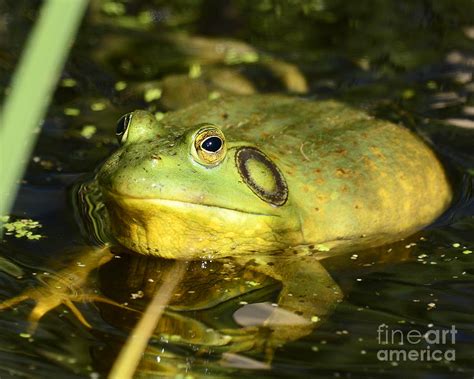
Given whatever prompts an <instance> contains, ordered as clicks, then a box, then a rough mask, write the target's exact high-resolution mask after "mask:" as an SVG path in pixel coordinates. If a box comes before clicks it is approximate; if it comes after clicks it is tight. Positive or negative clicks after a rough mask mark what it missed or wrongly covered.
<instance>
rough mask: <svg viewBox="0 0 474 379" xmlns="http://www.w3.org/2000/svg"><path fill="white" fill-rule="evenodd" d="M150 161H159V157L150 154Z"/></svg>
mask: <svg viewBox="0 0 474 379" xmlns="http://www.w3.org/2000/svg"><path fill="white" fill-rule="evenodd" d="M151 159H153V160H155V161H161V157H160V156H159V155H158V154H152V155H151Z"/></svg>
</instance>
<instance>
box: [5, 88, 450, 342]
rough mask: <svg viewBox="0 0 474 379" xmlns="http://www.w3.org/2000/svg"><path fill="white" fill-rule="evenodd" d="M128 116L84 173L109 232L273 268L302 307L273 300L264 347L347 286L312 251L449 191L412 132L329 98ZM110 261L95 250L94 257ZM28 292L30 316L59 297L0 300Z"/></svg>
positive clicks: (362, 245) (349, 239) (138, 244)
mask: <svg viewBox="0 0 474 379" xmlns="http://www.w3.org/2000/svg"><path fill="white" fill-rule="evenodd" d="M128 121H129V122H128V123H127V125H126V126H127V130H126V132H125V133H124V134H123V136H122V137H121V146H120V147H119V148H118V149H117V150H116V151H115V152H114V153H113V154H112V155H111V156H110V157H109V158H108V159H107V160H106V162H105V163H104V164H103V165H102V166H101V167H100V168H99V169H98V171H97V174H96V178H97V181H96V182H94V183H93V186H95V187H94V188H95V189H96V190H97V191H98V192H100V193H101V194H102V200H100V201H103V202H104V203H105V205H106V208H107V211H108V212H107V218H108V219H109V220H110V222H107V224H110V225H109V228H110V229H109V233H110V234H111V235H112V236H113V237H114V239H115V240H117V241H118V242H119V243H120V244H121V245H123V246H125V247H126V248H128V249H129V250H131V251H133V252H136V253H140V254H144V255H150V256H157V257H161V258H171V259H184V260H201V259H212V260H215V259H226V260H228V259H231V260H232V261H234V262H235V263H236V264H238V265H243V266H246V267H247V268H249V269H250V270H253V271H255V272H259V273H263V274H265V275H268V276H270V277H272V278H274V279H276V280H279V281H281V283H282V285H283V287H282V291H281V293H280V296H279V301H278V303H279V306H280V308H283V309H284V310H286V311H290V312H293V313H295V314H297V315H298V317H299V318H298V320H296V321H295V319H294V318H292V317H288V313H285V312H275V313H273V314H271V315H270V316H269V317H268V319H267V320H265V322H264V325H265V326H267V327H269V328H270V329H271V330H272V334H271V337H270V338H269V339H268V340H267V343H268V345H267V348H268V347H269V348H270V349H271V348H272V346H273V347H274V346H275V345H278V344H281V343H284V342H286V341H289V340H295V339H297V338H300V337H302V336H304V335H307V334H308V333H310V332H311V330H312V328H313V326H314V324H313V323H312V321H313V322H314V321H315V320H319V319H321V317H324V316H325V315H327V314H328V313H329V312H330V311H331V309H332V307H333V306H334V304H336V303H337V302H338V301H340V299H341V298H342V294H341V291H340V290H339V288H338V286H337V284H336V283H335V282H334V281H333V280H332V278H331V277H330V275H329V274H328V273H327V271H326V270H325V269H324V268H323V266H322V265H321V264H320V263H319V260H320V259H323V258H325V257H327V256H330V255H333V254H338V253H342V252H347V251H356V250H361V249H366V248H370V247H374V246H379V245H383V244H386V243H390V242H394V241H396V240H399V239H401V238H403V237H406V236H408V235H410V234H412V233H414V232H415V231H417V230H420V229H421V228H423V227H424V226H426V225H427V224H429V223H431V222H432V221H433V220H434V219H436V218H437V217H438V216H439V215H440V214H441V213H442V212H443V211H444V210H445V209H446V208H447V207H448V205H449V204H450V201H451V197H452V194H451V188H450V186H449V184H448V180H447V178H446V175H445V172H444V170H443V168H442V166H441V164H440V163H439V161H438V159H437V158H436V156H435V154H434V153H433V152H432V151H431V150H430V149H429V148H428V147H427V146H426V145H425V144H424V143H423V142H422V141H421V140H420V139H419V138H418V137H417V136H416V135H414V134H412V133H411V132H409V131H408V130H406V129H404V128H402V127H399V126H397V125H394V124H391V123H389V122H386V121H382V120H375V119H373V118H372V117H370V116H369V115H367V114H366V113H364V112H362V111H360V110H356V109H353V108H350V107H348V106H346V105H343V104H340V103H338V102H335V101H319V102H313V101H309V100H304V99H296V98H291V97H285V96H273V95H272V96H270V95H253V96H247V97H226V98H220V99H216V100H210V101H205V102H201V103H197V104H195V105H193V106H191V107H188V108H186V109H183V110H180V111H176V112H170V113H168V114H166V115H165V117H164V118H163V119H162V120H160V121H159V122H158V121H156V119H155V118H154V116H153V115H152V114H150V113H148V112H145V111H135V112H133V113H132V114H131V118H130V119H129V120H128ZM203 128H206V130H210V131H211V132H210V133H211V134H212V133H214V134H212V135H219V136H221V137H222V139H223V140H224V147H223V149H222V150H220V151H219V152H218V153H217V155H213V154H208V155H207V156H206V157H207V158H203V157H202V156H200V155H199V152H198V151H197V150H196V149H197V148H196V146H198V147H199V146H200V143H197V142H196V140H197V139H199V136H200V135H201V134H200V133H201V131H202V130H203ZM245 147H247V148H248V147H251V148H253V150H252V151H253V152H255V151H256V150H257V154H260V156H261V154H264V156H265V157H266V158H265V159H266V162H267V163H265V164H263V163H262V162H261V161H258V160H257V159H256V158H255V156H253V157H252V156H251V157H250V158H249V159H248V160H247V161H246V165H244V166H245V168H246V172H244V171H243V169H242V165H241V163H242V162H243V160H242V159H241V155H239V154H240V153H241V152H242V151H243V150H242V148H245ZM255 149H256V150H255ZM258 151H260V152H261V153H258ZM209 156H211V158H209ZM216 157H217V158H216ZM208 158H209V159H210V161H209V160H208ZM213 159H214V160H213ZM211 161H212V162H211ZM239 164H240V165H239ZM97 201H99V200H97ZM104 221H105V220H102V224H104ZM99 256H100V254H99ZM107 260H108V259H102V258H99V259H95V260H94V259H92V258H91V263H90V264H89V267H90V269H92V268H93V267H97V266H98V265H100V264H102V263H104V262H106V261H107ZM92 262H95V263H92ZM89 271H90V270H89ZM89 271H88V272H89ZM76 280H77V279H76ZM25 296H26V297H34V298H35V299H36V300H37V301H38V304H39V305H38V306H37V308H35V310H36V311H37V315H36V316H35V317H33V318H32V319H33V320H36V321H37V319H38V318H39V317H41V316H42V314H44V313H45V312H47V311H48V310H49V309H51V308H53V307H54V306H57V305H58V304H56V303H54V302H53V301H51V302H49V303H46V302H43V303H42V304H41V301H40V299H39V298H38V297H37V296H36V295H32V294H29V295H28V294H27V295H22V297H20V298H19V299H13V300H11V301H9V302H8V304H6V305H5V304H4V305H0V308H4V307H6V306H8V305H12V304H15V303H17V302H19V301H21V300H24V299H25ZM35 296H36V297H35ZM56 302H57V301H56ZM63 302H64V301H63ZM59 303H61V301H59ZM40 305H41V310H40V311H38V307H39V306H40ZM67 305H69V306H70V307H71V304H70V302H69V303H67ZM289 324H291V328H289V327H288V325H289Z"/></svg>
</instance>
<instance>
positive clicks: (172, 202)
mask: <svg viewBox="0 0 474 379" xmlns="http://www.w3.org/2000/svg"><path fill="white" fill-rule="evenodd" d="M102 193H103V194H104V195H105V197H106V198H107V197H110V198H112V199H114V201H116V202H120V201H121V202H130V201H135V202H140V201H141V202H144V203H149V204H150V205H153V204H156V205H157V206H159V205H167V206H169V207H170V208H182V207H192V208H199V207H202V208H203V209H206V208H207V209H210V210H216V211H218V210H219V209H222V210H225V211H232V212H238V213H243V214H249V215H256V216H266V217H281V215H278V214H271V213H264V212H253V211H250V210H246V209H240V208H233V207H226V206H222V205H217V204H207V203H199V202H197V201H196V202H193V201H190V200H176V199H165V198H158V197H136V196H130V195H122V194H120V193H118V192H114V191H110V190H102Z"/></svg>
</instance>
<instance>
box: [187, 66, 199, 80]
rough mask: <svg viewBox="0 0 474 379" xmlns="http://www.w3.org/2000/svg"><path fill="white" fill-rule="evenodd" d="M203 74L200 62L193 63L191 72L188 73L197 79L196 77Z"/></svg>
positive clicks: (190, 68)
mask: <svg viewBox="0 0 474 379" xmlns="http://www.w3.org/2000/svg"><path fill="white" fill-rule="evenodd" d="M201 74H202V69H201V65H200V64H198V63H193V64H192V65H191V66H190V67H189V73H188V76H189V77H190V78H191V79H196V78H199V77H200V76H201Z"/></svg>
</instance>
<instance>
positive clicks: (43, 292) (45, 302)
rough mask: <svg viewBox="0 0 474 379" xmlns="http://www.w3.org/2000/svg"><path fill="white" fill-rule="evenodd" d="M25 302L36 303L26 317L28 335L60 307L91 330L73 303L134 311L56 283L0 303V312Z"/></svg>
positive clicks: (103, 298)
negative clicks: (95, 304)
mask: <svg viewBox="0 0 474 379" xmlns="http://www.w3.org/2000/svg"><path fill="white" fill-rule="evenodd" d="M27 300H33V301H34V302H35V303H36V304H35V306H34V307H33V309H32V311H31V312H30V315H29V317H28V321H29V327H28V333H30V334H33V333H34V332H35V330H36V328H37V327H38V322H39V321H40V319H41V318H42V317H43V316H44V315H45V314H47V313H48V312H50V311H52V310H53V309H55V308H57V307H59V306H60V305H65V306H66V307H67V308H69V310H70V311H71V312H72V313H73V314H74V316H76V318H77V319H78V320H79V321H80V322H81V323H82V324H83V325H84V326H86V327H87V328H91V325H90V323H89V322H88V321H87V320H86V319H85V317H84V316H83V314H82V313H81V311H80V310H79V309H78V308H77V307H76V305H75V304H74V302H93V301H96V302H102V303H107V304H111V305H114V306H117V307H120V308H125V309H127V310H133V311H135V310H134V309H132V308H129V307H126V306H124V305H122V304H119V303H117V302H115V301H113V300H110V299H107V298H105V297H103V296H100V295H97V294H87V293H77V291H75V290H74V288H70V287H64V286H60V285H58V284H57V283H56V286H55V285H48V286H46V287H39V288H32V289H29V290H27V291H25V292H24V293H22V294H21V295H19V296H16V297H14V298H12V299H8V300H5V301H4V302H2V303H0V311H2V310H5V309H7V308H12V307H14V306H15V305H17V304H20V303H22V302H23V301H27Z"/></svg>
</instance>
